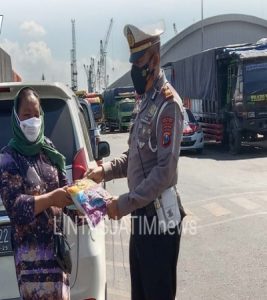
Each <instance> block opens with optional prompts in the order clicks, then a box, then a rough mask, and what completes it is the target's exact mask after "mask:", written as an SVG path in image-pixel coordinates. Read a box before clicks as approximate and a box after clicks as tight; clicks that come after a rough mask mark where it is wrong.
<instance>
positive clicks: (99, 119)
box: [84, 93, 104, 125]
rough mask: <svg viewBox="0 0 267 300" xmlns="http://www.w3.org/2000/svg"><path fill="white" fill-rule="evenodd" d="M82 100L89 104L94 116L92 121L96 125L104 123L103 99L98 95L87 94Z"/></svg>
mask: <svg viewBox="0 0 267 300" xmlns="http://www.w3.org/2000/svg"><path fill="white" fill-rule="evenodd" d="M84 100H86V101H87V102H89V103H90V104H91V108H92V111H93V114H94V119H95V121H96V123H97V125H102V124H103V122H104V111H103V102H104V100H103V97H102V95H101V94H99V93H87V94H86V95H85V98H84Z"/></svg>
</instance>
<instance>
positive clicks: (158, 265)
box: [130, 214, 180, 300]
mask: <svg viewBox="0 0 267 300" xmlns="http://www.w3.org/2000/svg"><path fill="white" fill-rule="evenodd" d="M133 217H134V219H132V235H131V237H130V272H131V287H132V298H131V299H132V300H174V299H175V295H176V267H177V261H178V255H179V247H180V233H179V229H178V228H177V227H176V228H175V229H173V230H172V232H170V233H166V234H162V233H160V234H159V233H158V226H157V225H158V224H157V218H156V216H152V217H147V216H146V215H141V216H140V215H138V214H137V215H134V216H133ZM153 220H154V226H155V227H154V228H152V227H153V226H151V224H152V223H153ZM148 225H150V226H151V227H150V229H151V228H152V229H153V230H152V232H149V231H148V230H147V226H148ZM145 227H146V228H145ZM154 229H155V231H154Z"/></svg>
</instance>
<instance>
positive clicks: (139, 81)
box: [131, 63, 154, 95]
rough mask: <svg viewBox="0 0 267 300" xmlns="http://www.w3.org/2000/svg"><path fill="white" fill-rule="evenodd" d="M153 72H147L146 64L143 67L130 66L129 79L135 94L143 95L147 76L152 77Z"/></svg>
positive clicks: (147, 66)
mask: <svg viewBox="0 0 267 300" xmlns="http://www.w3.org/2000/svg"><path fill="white" fill-rule="evenodd" d="M153 72H154V71H150V70H149V65H148V63H147V64H145V65H144V66H143V67H137V66H136V65H132V69H131V77H132V81H133V85H134V88H135V90H136V92H137V94H139V95H142V94H144V93H145V91H146V85H147V82H148V79H149V76H150V75H152V74H153Z"/></svg>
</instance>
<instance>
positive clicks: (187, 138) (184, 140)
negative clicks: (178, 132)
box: [183, 137, 191, 142]
mask: <svg viewBox="0 0 267 300" xmlns="http://www.w3.org/2000/svg"><path fill="white" fill-rule="evenodd" d="M183 142H191V137H184V138H183Z"/></svg>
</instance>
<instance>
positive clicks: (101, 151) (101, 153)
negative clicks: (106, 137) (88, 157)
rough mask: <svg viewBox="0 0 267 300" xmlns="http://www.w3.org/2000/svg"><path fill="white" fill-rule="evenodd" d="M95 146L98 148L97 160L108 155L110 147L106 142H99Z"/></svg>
mask: <svg viewBox="0 0 267 300" xmlns="http://www.w3.org/2000/svg"><path fill="white" fill-rule="evenodd" d="M97 148H98V151H97V152H98V156H97V160H100V159H102V158H103V157H107V156H109V155H110V147H109V143H108V142H99V143H98V145H97Z"/></svg>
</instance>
